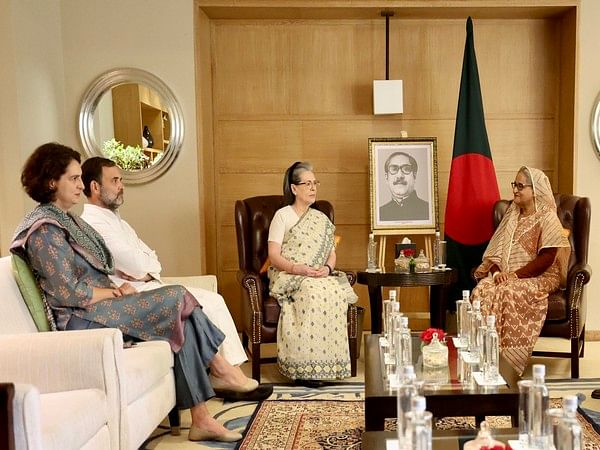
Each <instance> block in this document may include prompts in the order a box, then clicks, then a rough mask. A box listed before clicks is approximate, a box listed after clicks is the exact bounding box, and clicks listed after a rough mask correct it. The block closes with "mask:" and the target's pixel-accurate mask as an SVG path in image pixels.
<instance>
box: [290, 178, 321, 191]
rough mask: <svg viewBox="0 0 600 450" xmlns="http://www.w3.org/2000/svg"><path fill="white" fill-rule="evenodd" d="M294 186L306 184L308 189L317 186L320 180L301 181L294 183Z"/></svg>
mask: <svg viewBox="0 0 600 450" xmlns="http://www.w3.org/2000/svg"><path fill="white" fill-rule="evenodd" d="M294 184H295V185H296V186H306V187H307V188H309V189H312V188H317V187H319V185H320V184H321V182H320V181H318V180H315V181H301V182H300V183H294Z"/></svg>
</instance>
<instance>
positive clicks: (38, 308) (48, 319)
mask: <svg viewBox="0 0 600 450" xmlns="http://www.w3.org/2000/svg"><path fill="white" fill-rule="evenodd" d="M11 262H12V268H13V274H14V276H15V281H16V282H17V286H19V290H20V291H21V295H22V296H23V300H25V303H26V304H27V308H28V309H29V312H30V313H31V317H32V318H33V321H34V322H35V326H36V327H37V329H38V331H51V330H56V323H55V322H54V317H53V315H52V310H51V309H50V306H49V305H48V303H46V300H45V299H44V297H43V295H42V291H41V290H40V288H39V285H38V282H37V280H36V278H35V276H34V275H33V272H32V271H31V268H30V267H29V265H28V264H27V263H26V262H25V260H24V259H23V258H21V257H20V256H17V255H14V254H13V255H12V261H11Z"/></svg>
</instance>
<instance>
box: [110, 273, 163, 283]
mask: <svg viewBox="0 0 600 450" xmlns="http://www.w3.org/2000/svg"><path fill="white" fill-rule="evenodd" d="M118 276H119V277H120V278H123V279H124V280H127V281H144V282H146V281H151V280H153V279H154V278H153V277H152V275H150V274H149V273H147V274H146V275H144V276H143V277H142V278H134V277H132V276H131V275H127V274H126V273H123V272H121V273H119V274H118Z"/></svg>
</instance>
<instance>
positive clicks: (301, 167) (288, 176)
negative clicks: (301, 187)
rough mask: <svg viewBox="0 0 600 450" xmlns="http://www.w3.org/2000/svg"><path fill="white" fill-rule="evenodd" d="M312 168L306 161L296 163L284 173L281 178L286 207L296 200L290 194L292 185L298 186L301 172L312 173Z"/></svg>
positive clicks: (292, 194) (291, 193)
mask: <svg viewBox="0 0 600 450" xmlns="http://www.w3.org/2000/svg"><path fill="white" fill-rule="evenodd" d="M312 171H313V167H312V165H311V164H310V163H309V162H308V161H296V162H295V163H294V164H292V165H291V166H290V167H288V169H287V170H286V171H285V175H284V177H283V199H284V201H285V204H286V205H291V204H292V203H294V200H296V196H295V195H294V193H293V192H292V184H298V183H300V182H301V181H302V180H301V178H300V174H301V173H303V172H312Z"/></svg>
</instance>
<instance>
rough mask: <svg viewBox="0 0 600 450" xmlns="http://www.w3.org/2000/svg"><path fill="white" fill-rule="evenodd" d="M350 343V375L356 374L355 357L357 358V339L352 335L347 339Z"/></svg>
mask: <svg viewBox="0 0 600 450" xmlns="http://www.w3.org/2000/svg"><path fill="white" fill-rule="evenodd" d="M348 341H349V343H350V375H351V376H353V377H355V376H356V366H357V361H356V360H357V358H358V347H357V345H358V339H357V338H355V337H353V338H350V339H348Z"/></svg>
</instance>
